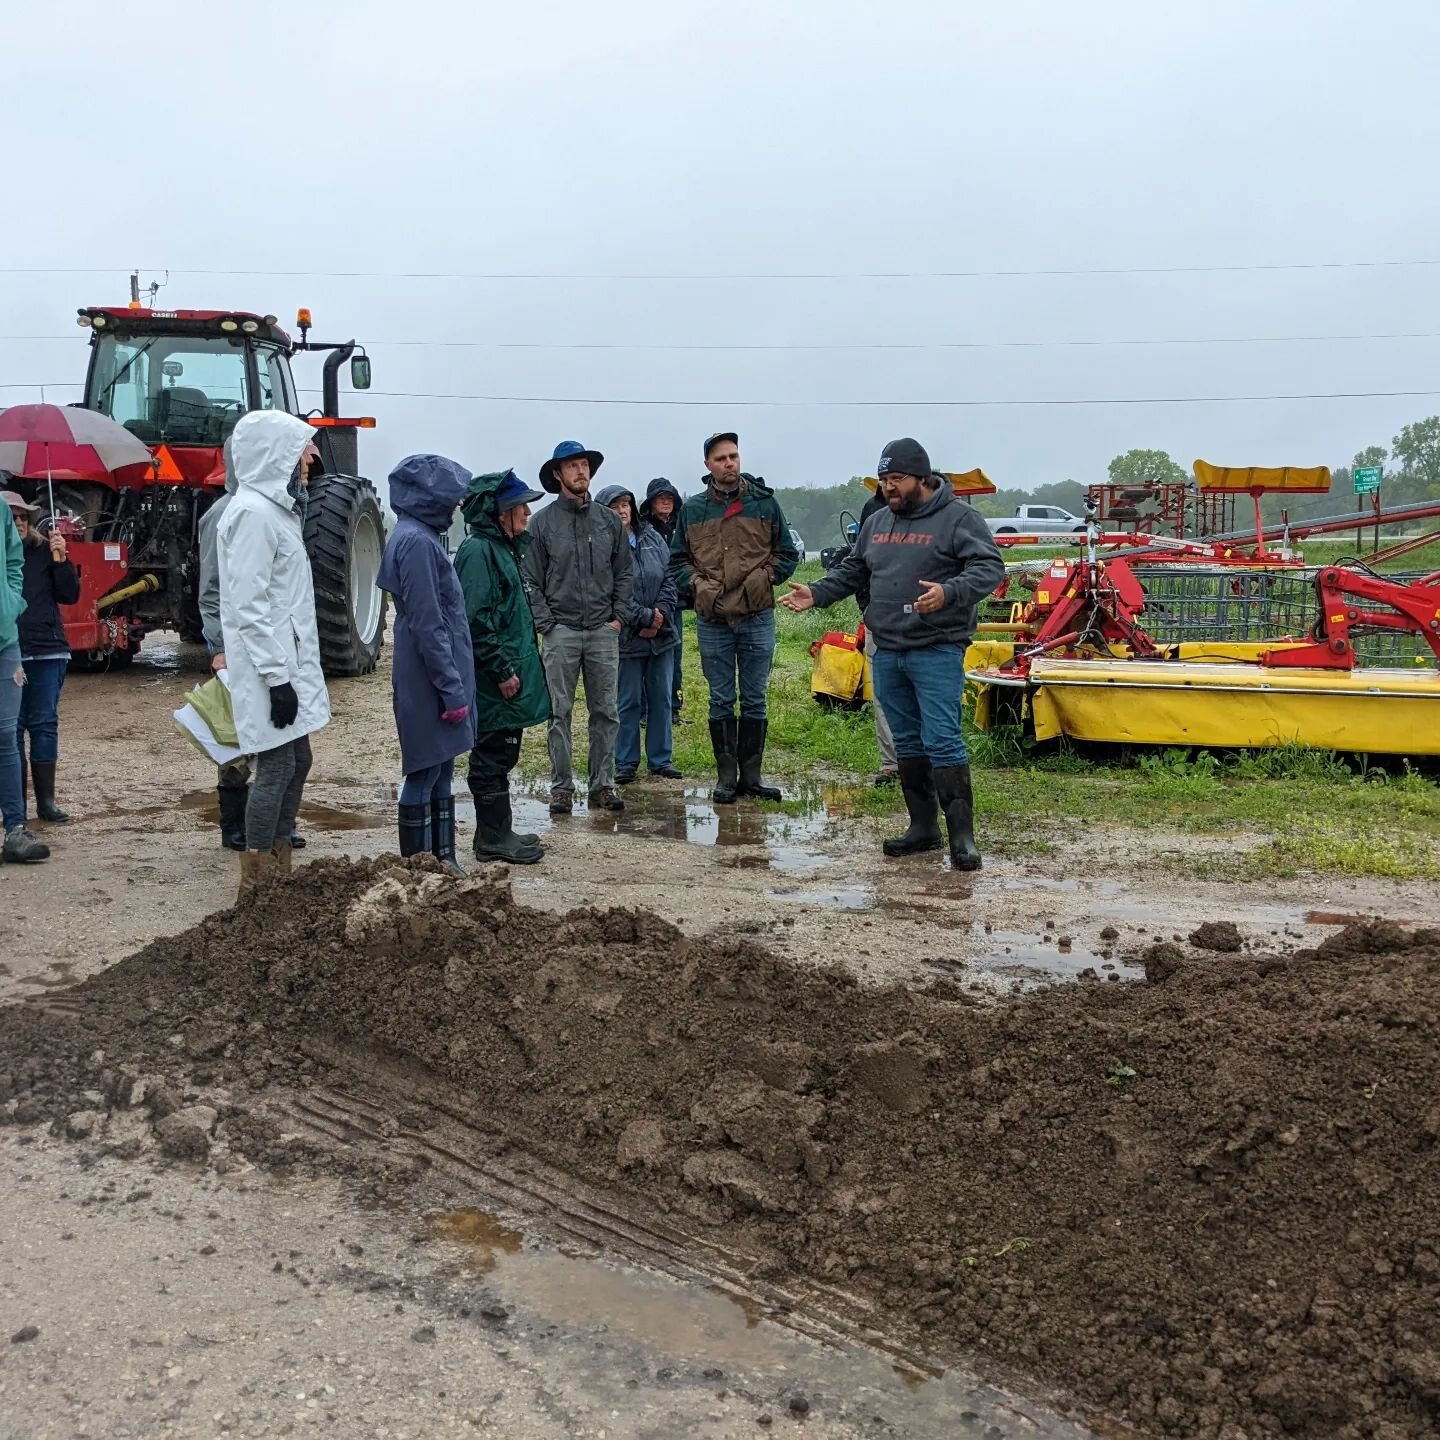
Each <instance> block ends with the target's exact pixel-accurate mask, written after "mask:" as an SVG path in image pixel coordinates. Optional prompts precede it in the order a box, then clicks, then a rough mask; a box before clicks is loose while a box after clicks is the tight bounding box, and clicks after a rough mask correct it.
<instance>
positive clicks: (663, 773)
mask: <svg viewBox="0 0 1440 1440" xmlns="http://www.w3.org/2000/svg"><path fill="white" fill-rule="evenodd" d="M650 773H651V774H652V775H653V776H655V778H656V779H657V780H683V779H684V778H685V777H684V776H683V775H682V774H681V773H680V772H679V771H678V770H677V769H676V768H675V767H674V766H673V765H657V766H654V767H653V768H652V769H651V771H650Z"/></svg>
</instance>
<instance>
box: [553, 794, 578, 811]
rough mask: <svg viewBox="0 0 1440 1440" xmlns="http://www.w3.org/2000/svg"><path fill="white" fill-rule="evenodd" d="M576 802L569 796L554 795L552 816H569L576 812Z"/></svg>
mask: <svg viewBox="0 0 1440 1440" xmlns="http://www.w3.org/2000/svg"><path fill="white" fill-rule="evenodd" d="M574 809H575V802H574V801H573V800H572V799H571V798H570V796H568V795H552V796H551V797H550V813H551V814H552V815H569V814H572V813H573V812H574Z"/></svg>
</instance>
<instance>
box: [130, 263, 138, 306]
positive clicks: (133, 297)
mask: <svg viewBox="0 0 1440 1440" xmlns="http://www.w3.org/2000/svg"><path fill="white" fill-rule="evenodd" d="M130 308H131V309H132V310H138V309H139V308H140V272H139V271H138V270H132V271H131V272H130Z"/></svg>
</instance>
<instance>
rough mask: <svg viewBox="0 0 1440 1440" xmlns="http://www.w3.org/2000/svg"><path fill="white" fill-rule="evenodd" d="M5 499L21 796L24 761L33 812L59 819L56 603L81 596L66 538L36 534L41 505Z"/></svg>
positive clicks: (65, 650) (64, 648) (60, 628)
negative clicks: (13, 587) (19, 597)
mask: <svg viewBox="0 0 1440 1440" xmlns="http://www.w3.org/2000/svg"><path fill="white" fill-rule="evenodd" d="M4 498H5V501H6V503H7V504H8V505H9V507H10V513H11V515H12V516H14V519H15V528H16V530H17V531H18V532H19V534H20V543H21V544H22V545H23V546H24V547H25V613H24V614H23V615H22V616H21V617H20V625H19V630H20V661H21V664H22V665H23V666H24V668H25V688H24V689H23V690H22V691H21V692H20V716H19V719H18V721H17V722H16V726H15V745H16V750H17V752H18V754H19V757H20V794H21V800H22V802H23V801H24V799H25V792H26V789H27V788H28V787H27V785H26V780H25V774H26V769H27V764H28V769H29V773H30V781H31V783H33V785H34V787H35V814H36V816H37V817H38V818H39V819H41V820H45V821H49V822H50V823H52V824H63V823H64V822H65V821H67V820H68V819H69V818H70V817H69V816H68V815H67V814H66V813H65V812H64V811H63V810H62V809H61V808H60V807H59V806H58V805H57V804H56V803H55V767H56V764H57V763H58V761H59V759H60V690H61V688H62V687H63V686H64V684H65V672H66V670H68V669H69V667H70V644H69V642H68V641H67V640H66V638H65V622H64V621H63V620H62V619H61V618H60V607H61V606H62V605H73V604H74V603H75V602H76V601H77V600H78V599H79V598H80V576H79V575H78V574H77V573H76V570H75V566H74V565H73V564H72V563H71V562H70V557H69V555H68V554H67V552H66V546H65V537H64V536H63V535H62V534H60V532H59V531H58V530H54V529H52V530H51V532H50V534H49V535H41V533H40V532H39V531H38V530H37V529H36V528H35V522H36V520H37V519H38V518H39V515H40V507H39V506H38V505H27V504H26V503H25V501H24V500H23V499H22V498H21V497H20V496H19V495H17V494H16V493H15V492H14V491H7V492H6V493H5V497H4Z"/></svg>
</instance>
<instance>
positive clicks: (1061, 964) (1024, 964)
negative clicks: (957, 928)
mask: <svg viewBox="0 0 1440 1440" xmlns="http://www.w3.org/2000/svg"><path fill="white" fill-rule="evenodd" d="M970 933H971V935H972V936H973V937H974V939H975V941H976V943H977V944H978V945H979V946H980V948H981V953H980V954H979V955H977V956H976V957H975V959H974V960H972V961H971V962H970V964H971V966H972V967H973V968H974V969H976V970H979V971H981V972H983V973H985V974H989V975H999V976H1003V977H1004V978H1005V979H1008V980H1019V981H1021V982H1022V983H1023V982H1026V981H1028V982H1031V983H1033V984H1043V983H1044V982H1046V981H1047V980H1053V979H1056V978H1057V977H1058V978H1061V979H1067V980H1073V979H1075V978H1076V977H1077V976H1078V975H1079V974H1080V972H1081V971H1082V970H1091V971H1093V972H1094V973H1095V974H1096V975H1100V976H1104V977H1107V978H1108V977H1109V976H1111V975H1115V976H1118V977H1119V978H1120V979H1122V980H1139V979H1142V978H1143V977H1144V974H1145V972H1144V970H1143V969H1142V968H1141V967H1140V966H1138V965H1127V964H1125V963H1124V962H1123V961H1119V960H1115V959H1111V960H1106V959H1105V957H1104V956H1103V955H1101V954H1100V952H1099V951H1098V950H1091V949H1089V948H1088V947H1087V946H1085V945H1081V944H1080V943H1079V942H1078V941H1076V940H1075V939H1074V937H1073V936H1068V935H1062V934H1059V933H1050V932H1046V933H1045V934H1043V935H1034V934H1030V933H1026V932H1024V931H1020V930H986V929H985V927H984V925H983V924H982V923H981V922H980V921H978V920H977V921H975V922H974V923H973V924H972V925H971V927H970Z"/></svg>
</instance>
